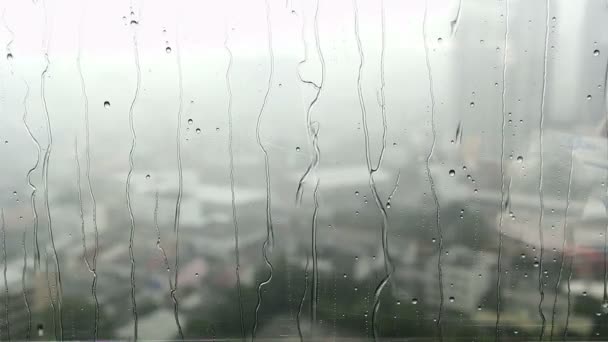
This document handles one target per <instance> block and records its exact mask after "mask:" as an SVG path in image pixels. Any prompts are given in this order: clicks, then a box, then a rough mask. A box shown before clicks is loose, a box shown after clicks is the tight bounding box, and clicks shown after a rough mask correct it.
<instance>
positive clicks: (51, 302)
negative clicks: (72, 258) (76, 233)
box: [44, 250, 58, 340]
mask: <svg viewBox="0 0 608 342" xmlns="http://www.w3.org/2000/svg"><path fill="white" fill-rule="evenodd" d="M44 273H45V276H46V285H47V288H48V290H49V305H50V307H51V313H52V317H53V336H55V340H58V338H57V316H56V311H57V309H56V308H55V299H54V298H53V292H52V290H51V280H50V279H49V254H48V252H47V251H46V250H45V251H44Z"/></svg>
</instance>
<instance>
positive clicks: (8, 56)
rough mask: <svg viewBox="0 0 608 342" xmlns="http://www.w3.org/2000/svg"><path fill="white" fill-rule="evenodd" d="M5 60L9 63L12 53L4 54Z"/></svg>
mask: <svg viewBox="0 0 608 342" xmlns="http://www.w3.org/2000/svg"><path fill="white" fill-rule="evenodd" d="M6 59H8V60H9V61H10V60H11V59H13V54H12V53H10V52H9V53H7V54H6Z"/></svg>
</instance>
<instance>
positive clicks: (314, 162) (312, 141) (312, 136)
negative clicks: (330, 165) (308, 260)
mask: <svg viewBox="0 0 608 342" xmlns="http://www.w3.org/2000/svg"><path fill="white" fill-rule="evenodd" d="M319 3H320V0H317V5H316V9H315V16H314V33H315V47H316V50H317V56H318V57H319V61H320V62H321V79H320V80H319V84H317V83H315V82H314V81H309V80H304V79H303V78H302V75H301V74H300V72H299V71H298V78H299V79H300V82H302V83H304V84H309V85H311V86H312V87H313V88H314V89H315V91H316V92H315V95H314V97H313V99H312V101H310V103H309V104H308V107H307V108H306V128H307V130H306V133H307V135H306V136H307V138H308V144H309V145H310V146H311V147H312V153H311V158H310V163H309V164H308V167H307V168H306V171H305V172H304V174H303V175H302V176H301V177H300V180H299V181H298V188H297V190H296V205H300V204H301V203H302V196H303V194H304V184H305V182H306V180H307V179H308V176H309V175H310V174H311V173H315V176H316V170H317V167H318V165H319V162H320V160H319V159H320V156H319V153H317V151H320V150H319V148H318V140H317V137H318V135H317V134H316V133H318V132H315V127H314V125H313V121H312V109H313V107H314V105H315V104H316V103H317V102H318V101H319V96H320V95H321V90H322V89H323V82H324V81H325V59H324V58H323V53H322V51H321V43H320V41H319ZM304 22H305V18H304V17H302V34H301V36H302V45H303V46H304V59H303V60H301V61H300V62H299V63H298V68H299V67H300V66H301V65H303V64H304V63H306V62H307V61H308V45H307V44H306V40H305V38H304V28H305V27H304Z"/></svg>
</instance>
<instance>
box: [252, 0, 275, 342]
mask: <svg viewBox="0 0 608 342" xmlns="http://www.w3.org/2000/svg"><path fill="white" fill-rule="evenodd" d="M268 1H269V0H265V1H264V3H265V5H266V6H265V7H266V30H267V35H268V56H269V58H270V72H269V73H268V84H267V86H266V94H264V99H263V102H262V106H261V107H260V111H259V113H258V119H257V124H256V128H255V132H256V140H257V143H258V146H259V147H260V149H261V150H262V152H263V153H264V171H265V180H266V240H265V241H264V244H263V245H262V256H263V258H264V263H265V264H266V267H267V268H268V278H266V280H264V281H262V282H260V284H259V285H258V290H257V292H258V301H257V304H256V306H255V312H254V319H253V328H252V330H251V338H252V339H255V334H256V330H257V327H258V314H259V310H260V307H261V306H262V288H263V287H264V286H266V285H268V284H269V283H270V281H271V280H272V271H273V268H272V263H271V262H270V256H269V253H270V251H269V248H270V247H271V246H274V230H273V226H272V213H271V207H272V198H271V192H270V161H269V157H268V151H267V150H266V148H265V147H264V145H263V144H262V138H261V136H260V126H261V124H262V114H263V113H264V109H265V108H266V103H267V102H268V97H269V95H270V89H271V88H272V82H273V76H274V52H273V49H272V26H271V21H270V4H269V2H268Z"/></svg>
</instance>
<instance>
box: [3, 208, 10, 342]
mask: <svg viewBox="0 0 608 342" xmlns="http://www.w3.org/2000/svg"><path fill="white" fill-rule="evenodd" d="M1 213H2V266H3V270H2V274H3V275H4V314H5V322H4V324H5V327H6V336H7V338H8V340H9V341H10V340H11V322H10V319H9V292H8V280H7V279H6V271H7V266H8V265H7V262H8V259H7V256H6V223H5V221H4V208H3V209H2V212H1Z"/></svg>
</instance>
